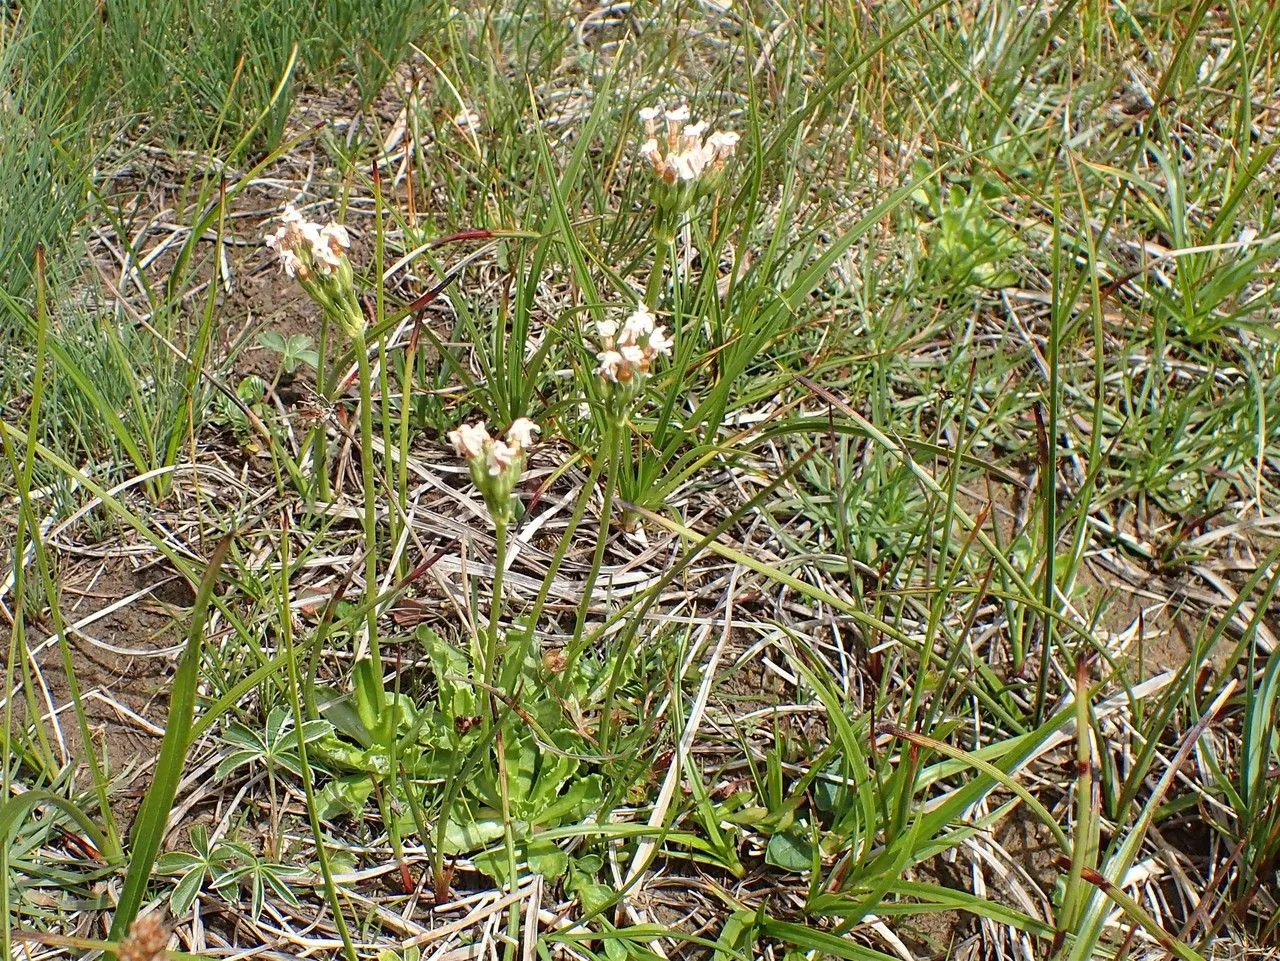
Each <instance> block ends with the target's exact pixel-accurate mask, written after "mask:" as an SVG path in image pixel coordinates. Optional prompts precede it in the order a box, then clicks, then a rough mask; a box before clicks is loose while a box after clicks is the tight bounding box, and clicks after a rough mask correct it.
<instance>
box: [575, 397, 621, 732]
mask: <svg viewBox="0 0 1280 961" xmlns="http://www.w3.org/2000/svg"><path fill="white" fill-rule="evenodd" d="M622 433H623V428H622V424H620V423H619V422H618V421H615V420H612V419H611V420H610V421H609V426H608V427H607V428H606V430H605V435H604V446H605V450H604V456H605V469H604V475H605V477H604V503H603V504H602V505H601V508H600V532H599V534H598V536H597V537H596V549H595V553H594V554H593V555H592V558H591V570H589V571H588V572H587V582H586V584H585V585H584V586H583V588H582V600H581V601H580V602H579V603H578V614H577V620H576V621H575V623H574V626H573V641H572V642H571V643H570V645H569V651H568V654H567V656H566V658H565V661H566V663H565V673H566V674H568V675H569V676H570V677H572V676H573V668H574V666H575V665H576V664H577V662H578V657H579V656H580V655H581V653H582V642H583V637H584V634H585V626H586V622H587V613H588V612H589V611H590V609H591V595H592V594H594V593H595V588H596V579H597V578H598V577H599V576H600V567H601V566H602V565H603V564H604V549H605V544H606V543H607V542H608V540H609V524H610V521H611V520H612V516H613V493H614V488H615V486H616V484H617V474H618V471H617V466H618V449H619V447H620V439H621V436H622ZM603 723H604V724H605V725H606V727H607V725H608V718H605V719H604V722H603Z"/></svg>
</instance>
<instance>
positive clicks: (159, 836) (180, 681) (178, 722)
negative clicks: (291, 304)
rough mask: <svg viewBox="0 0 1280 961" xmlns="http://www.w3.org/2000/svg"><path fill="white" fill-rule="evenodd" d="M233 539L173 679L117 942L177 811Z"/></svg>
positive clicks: (219, 553) (212, 574)
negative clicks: (213, 604)
mask: <svg viewBox="0 0 1280 961" xmlns="http://www.w3.org/2000/svg"><path fill="white" fill-rule="evenodd" d="M232 537H233V535H231V534H228V535H226V536H225V537H223V538H222V540H221V541H220V542H219V543H218V546H217V547H216V548H215V549H214V551H213V555H212V556H211V557H210V558H209V565H208V567H207V568H206V570H205V575H204V578H203V579H202V580H201V582H200V590H199V592H198V593H197V595H196V603H195V609H194V610H193V611H192V615H191V633H190V636H189V638H188V640H187V646H186V649H185V650H184V651H183V653H182V657H181V659H180V660H179V661H178V670H177V672H176V673H175V674H174V678H173V684H172V687H171V694H170V698H169V718H168V723H167V724H166V726H165V732H164V739H163V740H162V741H161V743H160V755H159V758H158V759H157V761H156V767H155V775H154V776H153V778H152V780H151V786H150V787H149V788H148V789H147V794H146V797H145V798H144V799H143V801H142V807H141V808H140V809H139V811H138V817H137V820H136V821H135V823H134V828H133V837H132V838H131V841H132V845H131V851H130V857H129V870H128V872H127V873H126V874H125V879H124V887H123V889H122V890H121V892H120V902H119V904H118V906H117V907H116V913H115V917H114V918H113V919H112V921H111V933H110V938H111V940H113V941H120V940H121V939H123V938H124V936H125V933H126V932H127V931H128V930H129V926H130V925H132V924H133V921H134V918H136V917H137V916H138V909H139V908H141V907H142V902H143V900H144V899H145V897H146V892H147V884H148V882H149V881H150V879H151V869H152V867H153V866H154V865H155V860H156V855H157V854H158V853H159V851H160V845H161V844H162V843H163V841H164V837H165V834H166V833H167V828H168V821H169V811H170V810H172V808H173V799H174V797H176V796H177V793H178V783H179V782H180V781H181V780H182V771H183V768H184V767H185V766H186V759H187V749H188V747H189V741H188V735H189V734H190V731H191V724H192V721H193V719H194V716H195V706H196V687H197V685H198V684H199V681H200V659H201V652H202V650H203V648H204V630H205V618H206V615H207V614H208V611H209V602H210V601H211V600H212V598H213V589H214V586H215V585H216V584H217V582H218V571H219V570H220V569H221V567H222V562H223V561H224V560H225V559H226V556H227V552H228V551H229V550H230V549H231V541H232Z"/></svg>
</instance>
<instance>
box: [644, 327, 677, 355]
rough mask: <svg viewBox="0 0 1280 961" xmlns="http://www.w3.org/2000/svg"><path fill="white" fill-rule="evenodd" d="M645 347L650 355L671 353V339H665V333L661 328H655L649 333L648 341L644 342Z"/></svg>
mask: <svg viewBox="0 0 1280 961" xmlns="http://www.w3.org/2000/svg"><path fill="white" fill-rule="evenodd" d="M645 347H647V348H648V350H649V353H651V354H669V353H671V339H670V338H669V337H667V333H666V331H664V330H663V329H662V327H661V326H655V327H654V328H653V330H652V331H650V332H649V339H648V340H647V341H645Z"/></svg>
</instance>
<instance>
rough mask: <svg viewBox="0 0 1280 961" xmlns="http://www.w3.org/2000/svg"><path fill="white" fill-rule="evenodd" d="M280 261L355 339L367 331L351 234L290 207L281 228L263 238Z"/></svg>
mask: <svg viewBox="0 0 1280 961" xmlns="http://www.w3.org/2000/svg"><path fill="white" fill-rule="evenodd" d="M264 239H265V241H266V244H267V246H268V247H269V248H271V249H272V250H274V251H275V253H276V256H277V257H279V259H280V266H281V267H283V268H284V272H285V273H286V274H288V275H289V276H290V277H292V278H294V279H295V280H297V281H298V283H299V284H301V285H302V289H303V290H305V291H306V292H307V293H308V294H309V295H310V296H311V299H312V300H314V301H315V302H316V303H317V304H319V305H320V306H321V308H323V309H324V311H325V313H326V314H328V315H329V316H330V318H331V319H333V320H335V321H336V322H337V323H338V324H340V325H341V327H342V329H343V330H344V331H346V333H347V334H348V336H350V337H352V338H355V337H358V336H360V335H361V334H362V332H363V330H364V311H363V310H362V309H361V308H360V302H359V301H358V300H357V299H356V292H355V279H354V275H353V273H352V270H351V262H350V261H349V260H348V259H347V250H349V249H350V247H351V235H350V234H349V233H348V232H347V228H346V227H344V226H342V224H339V223H332V222H330V223H327V224H324V225H321V224H318V223H314V222H312V221H310V220H307V219H306V217H304V216H303V215H302V213H301V212H300V211H299V210H298V208H297V207H295V206H294V205H293V204H289V205H287V206H286V207H285V208H284V213H283V214H281V216H280V225H279V227H277V228H276V229H275V230H273V231H271V232H270V233H268V234H267V235H266V237H265V238H264Z"/></svg>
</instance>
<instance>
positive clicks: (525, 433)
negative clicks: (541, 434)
mask: <svg viewBox="0 0 1280 961" xmlns="http://www.w3.org/2000/svg"><path fill="white" fill-rule="evenodd" d="M537 432H538V425H537V424H535V423H534V422H533V421H531V420H530V419H529V418H527V417H519V418H517V419H516V420H515V421H513V422H512V424H511V426H510V427H508V428H507V437H506V440H502V439H500V438H496V437H490V436H489V432H488V431H487V430H485V427H484V421H482V420H481V421H477V422H476V423H474V424H463V425H462V426H460V427H459V428H458V429H457V430H451V431H449V440H450V442H451V443H452V444H453V449H454V450H455V451H457V452H458V456H459V457H463V458H465V459H466V461H467V466H468V467H469V468H470V469H471V480H472V483H474V484H475V485H476V488H477V489H478V490H479V491H480V493H481V494H482V495H483V496H484V502H485V506H486V507H488V508H489V515H490V516H491V517H492V518H493V520H494V523H496V524H500V525H502V526H503V527H506V526H507V525H509V524H511V522H512V521H513V520H515V515H516V510H515V498H513V497H512V494H513V493H514V492H515V489H516V484H518V483H519V482H520V475H521V474H522V473H523V472H524V462H525V457H526V456H527V452H528V450H529V448H530V447H532V446H533V435H534V434H536V433H537Z"/></svg>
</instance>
